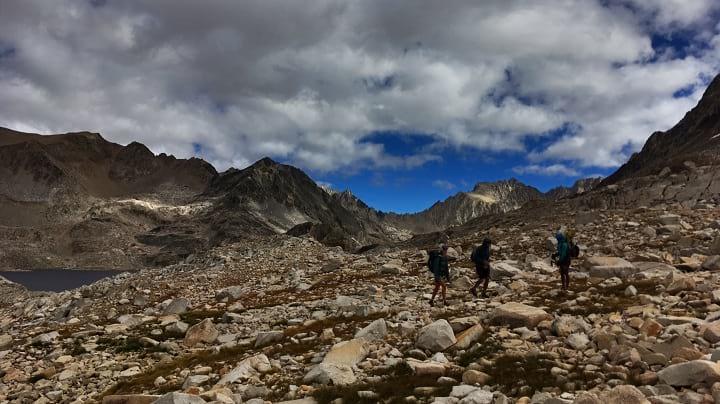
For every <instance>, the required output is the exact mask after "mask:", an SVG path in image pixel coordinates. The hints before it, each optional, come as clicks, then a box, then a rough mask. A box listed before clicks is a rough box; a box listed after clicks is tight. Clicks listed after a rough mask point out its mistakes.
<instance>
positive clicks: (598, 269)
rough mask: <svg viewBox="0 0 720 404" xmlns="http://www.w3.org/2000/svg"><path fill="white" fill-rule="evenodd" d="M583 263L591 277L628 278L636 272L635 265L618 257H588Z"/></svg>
mask: <svg viewBox="0 0 720 404" xmlns="http://www.w3.org/2000/svg"><path fill="white" fill-rule="evenodd" d="M585 265H586V266H587V268H588V270H589V272H590V276H591V277H593V278H601V279H609V278H614V277H618V278H622V279H625V278H629V277H630V276H632V275H634V274H635V273H636V272H638V269H637V268H636V267H635V265H633V264H631V263H630V262H628V261H625V260H624V259H622V258H619V257H588V258H586V261H585Z"/></svg>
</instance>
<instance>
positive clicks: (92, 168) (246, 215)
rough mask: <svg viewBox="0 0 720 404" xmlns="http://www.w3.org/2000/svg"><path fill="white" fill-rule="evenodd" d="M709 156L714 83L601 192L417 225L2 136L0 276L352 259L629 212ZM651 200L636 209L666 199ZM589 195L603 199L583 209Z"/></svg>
mask: <svg viewBox="0 0 720 404" xmlns="http://www.w3.org/2000/svg"><path fill="white" fill-rule="evenodd" d="M719 151H720V79H718V78H716V79H715V80H714V81H713V83H712V84H711V85H710V87H709V88H708V90H707V92H706V93H705V95H704V96H703V98H702V100H701V101H700V103H699V104H698V106H697V107H695V108H694V109H693V110H692V111H690V112H689V113H688V114H687V115H686V116H685V118H683V120H682V121H681V122H680V123H678V125H676V126H675V127H673V128H672V129H671V130H669V131H667V132H657V133H655V134H653V135H652V136H651V137H650V139H649V140H648V142H647V144H646V145H645V147H644V148H643V150H642V151H641V152H640V153H637V154H636V155H634V156H633V157H632V158H631V159H630V160H629V161H628V163H627V164H625V165H624V166H623V167H621V168H620V169H619V170H618V171H617V172H616V173H615V174H613V175H611V176H610V177H608V178H606V179H604V180H602V179H599V178H591V179H583V180H579V181H577V182H576V183H575V184H574V185H573V186H572V187H558V188H555V189H552V190H550V191H548V192H546V193H542V192H540V191H539V190H537V189H535V188H533V187H531V186H528V185H525V184H523V183H521V182H519V181H518V180H516V179H510V180H504V181H498V182H492V183H478V184H477V185H476V186H475V187H474V188H473V189H472V190H471V191H469V192H459V193H457V194H455V195H453V196H451V197H449V198H447V199H446V200H444V201H438V202H437V203H435V204H434V205H432V206H430V207H429V208H428V209H426V210H424V211H422V212H418V213H413V214H396V213H387V212H380V211H377V210H375V209H373V208H371V207H369V206H368V205H367V204H365V203H364V202H363V201H361V200H360V199H358V198H357V197H356V196H355V195H353V194H352V192H350V191H344V192H336V191H333V190H331V189H328V188H327V187H322V186H318V185H317V184H316V183H315V182H314V181H313V180H312V179H311V178H310V177H308V176H307V175H306V174H305V173H304V172H303V171H301V170H299V169H297V168H295V167H292V166H289V165H284V164H279V163H277V162H275V161H273V160H271V159H269V158H264V159H262V160H260V161H258V162H256V163H255V164H253V165H252V166H250V167H247V168H245V169H242V170H238V169H230V170H227V171H225V172H223V173H218V172H217V171H216V170H215V169H214V168H213V167H212V166H211V165H210V164H209V163H207V162H205V161H203V160H200V159H196V158H191V159H177V158H175V157H173V156H167V155H164V154H161V155H158V156H156V155H154V154H153V153H152V152H151V151H150V150H149V149H148V148H147V147H145V146H144V145H142V144H140V143H136V142H133V143H131V144H129V145H127V146H121V145H118V144H115V143H111V142H108V141H107V140H105V139H104V138H102V136H100V135H99V134H96V133H88V132H81V133H68V134H62V135H52V136H41V135H37V134H28V133H22V132H17V131H13V130H10V129H2V128H0V267H3V266H5V267H13V268H14V267H38V266H73V265H74V266H103V267H121V266H137V265H148V264H149V265H161V264H166V263H171V262H175V261H177V260H179V259H183V258H186V257H188V256H189V255H191V254H192V253H194V252H198V251H202V250H203V249H205V248H208V247H210V246H213V245H218V244H223V243H230V242H234V241H238V240H242V239H243V238H246V237H255V236H266V235H272V234H278V233H285V232H287V233H288V234H291V235H296V236H300V235H311V236H313V237H315V238H316V239H318V240H319V241H321V242H323V243H325V244H328V245H336V246H342V247H343V248H346V249H352V250H355V249H358V248H361V247H363V246H367V245H371V244H383V243H392V242H395V241H398V240H403V239H407V238H409V237H411V236H412V235H413V234H419V233H429V232H437V231H442V230H445V229H447V228H450V227H453V226H461V225H464V224H466V223H468V222H470V221H473V220H476V219H477V218H479V217H484V216H488V215H499V214H505V213H507V212H510V211H514V210H517V209H519V208H521V207H523V206H526V205H533V206H535V207H536V208H537V206H542V204H543V203H545V204H546V203H548V202H552V201H556V200H582V201H586V202H583V203H585V205H588V206H591V205H592V206H595V205H598V206H600V205H603V206H604V205H607V204H608V203H610V204H615V203H619V202H622V201H626V202H627V201H633V200H638V199H637V196H636V195H637V194H638V192H646V188H647V186H646V185H647V184H645V185H643V183H642V182H638V183H637V184H635V183H632V182H628V181H627V180H628V179H632V178H640V177H643V178H644V176H648V175H649V176H653V175H655V177H657V175H656V174H657V173H658V172H660V171H661V170H663V171H665V172H667V171H669V172H673V171H674V170H678V169H683V167H685V168H687V164H684V162H685V161H686V160H692V161H693V163H692V165H694V164H715V163H717V161H718V160H717V158H716V156H717V155H718V153H719ZM703 175H704V176H706V177H708V175H709V177H708V179H705V177H703V179H702V181H700V182H699V183H698V184H700V185H698V188H699V191H698V192H700V193H698V195H700V194H702V192H705V193H707V191H708V190H713V189H715V188H714V187H713V186H711V185H712V184H713V181H714V174H713V175H710V174H708V173H707V172H703ZM687 178H689V177H682V178H675V179H673V181H675V182H677V181H686V180H687ZM708 181H709V183H710V185H703V184H705V183H706V182H708ZM618 183H622V184H629V185H627V186H625V187H637V188H638V190H640V191H637V192H635V191H633V192H634V193H633V192H630V193H628V192H626V193H625V194H623V195H616V194H607V192H616V191H614V190H612V188H611V187H608V185H612V184H618ZM646 183H647V181H646ZM673 184H674V183H671V184H670V185H671V188H672V187H675V185H673ZM614 186H615V185H614ZM615 187H616V188H617V186H615ZM596 189H597V191H594V190H596ZM672 189H675V188H672ZM691 191H692V190H691ZM653 192H654V193H652V194H649V196H647V195H646V196H647V198H650V199H647V198H646V200H652V198H657V197H664V196H665V194H666V192H664V191H662V192H660V191H658V192H655V191H653ZM692 192H694V191H692ZM596 193H597V194H598V195H601V197H599V198H595V199H593V198H591V197H588V198H585V197H584V196H585V195H589V196H592V195H594V194H596ZM646 193H647V192H646ZM656 194H657V195H656ZM686 194H687V195H686ZM675 195H678V194H677V192H675ZM679 195H680V196H682V197H685V196H687V197H688V198H689V197H691V196H688V195H690V193H685V194H679ZM693 195H694V194H693ZM702 195H704V194H702ZM587 201H590V202H587ZM538 204H540V205H538ZM578 206H579V205H578ZM37 257H43V258H42V259H39V258H37Z"/></svg>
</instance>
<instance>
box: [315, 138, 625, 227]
mask: <svg viewBox="0 0 720 404" xmlns="http://www.w3.org/2000/svg"><path fill="white" fill-rule="evenodd" d="M560 135H561V134H560V133H558V134H557V135H555V136H560ZM368 141H372V142H374V143H380V144H382V145H383V146H384V147H385V149H386V150H387V151H388V153H390V154H393V155H408V156H410V155H415V154H418V153H420V152H422V151H424V150H425V149H426V148H428V147H429V146H431V145H432V139H431V138H429V137H427V136H422V135H417V134H407V133H404V134H398V133H394V134H375V135H373V136H370V137H369V138H368ZM436 153H437V155H438V156H439V157H441V160H438V161H431V162H428V163H426V164H424V165H422V166H420V167H417V168H413V169H359V170H357V171H355V170H349V171H347V172H345V173H341V172H333V173H316V172H313V171H310V172H309V174H310V175H311V176H312V177H313V178H314V179H316V181H317V182H319V183H321V184H323V185H330V186H331V187H332V188H333V189H336V190H339V191H343V190H346V189H350V190H351V191H352V192H353V193H354V194H355V195H356V196H358V197H359V198H360V199H362V200H363V201H364V202H365V203H367V204H369V205H370V206H372V207H374V208H376V209H379V210H382V211H393V212H398V213H411V212H417V211H421V210H424V209H426V208H428V207H430V206H431V205H432V204H433V203H435V202H437V201H439V200H444V199H446V198H447V197H448V196H450V195H453V194H455V193H457V192H461V191H469V190H471V189H472V188H473V187H474V185H475V184H476V183H478V182H492V181H498V180H503V179H510V178H516V179H518V180H520V181H522V182H523V183H525V184H529V185H532V186H534V187H536V188H538V189H539V190H541V191H543V192H545V191H547V190H549V189H551V188H554V187H556V186H560V185H565V186H569V185H572V184H573V183H574V182H575V180H576V179H578V178H583V177H585V176H597V175H601V176H605V175H608V174H609V173H611V172H612V171H613V170H612V169H608V168H605V169H603V168H599V169H595V170H594V171H588V172H586V173H579V174H578V175H539V174H531V173H518V172H516V170H513V169H514V168H517V167H522V166H523V165H524V164H525V163H526V158H525V154H524V153H522V152H496V153H490V152H485V151H479V150H476V149H457V148H451V147H444V148H442V149H440V150H438V151H437V152H436Z"/></svg>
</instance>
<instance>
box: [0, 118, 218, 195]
mask: <svg viewBox="0 0 720 404" xmlns="http://www.w3.org/2000/svg"><path fill="white" fill-rule="evenodd" d="M216 175H217V172H216V171H215V169H214V168H213V167H212V166H211V165H210V164H208V163H207V162H205V161H203V160H200V159H196V158H191V159H188V160H185V159H176V158H175V157H173V156H167V155H165V154H161V155H159V156H155V155H154V154H153V153H152V152H151V151H150V150H149V149H148V148H147V147H145V146H144V145H142V144H140V143H136V142H133V143H131V144H129V145H127V146H121V145H118V144H115V143H111V142H108V141H106V140H105V139H103V138H102V136H100V135H99V134H97V133H89V132H81V133H67V134H62V135H52V136H42V135H37V134H30V133H22V132H17V131H13V130H10V129H4V128H0V195H2V196H4V197H6V198H8V199H12V200H15V201H22V202H48V201H50V200H51V199H53V198H54V197H55V196H57V195H64V196H80V195H85V196H94V197H99V198H108V197H121V196H130V195H137V194H143V193H156V194H158V195H160V194H164V195H166V196H172V195H177V194H184V196H190V195H195V194H198V193H200V192H203V191H204V190H205V188H206V187H207V185H208V184H209V182H210V180H211V179H212V178H213V177H215V176H216Z"/></svg>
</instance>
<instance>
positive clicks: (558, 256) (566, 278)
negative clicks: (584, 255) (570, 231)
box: [553, 231, 572, 291]
mask: <svg viewBox="0 0 720 404" xmlns="http://www.w3.org/2000/svg"><path fill="white" fill-rule="evenodd" d="M555 238H556V239H557V242H558V245H557V252H556V253H555V254H553V260H554V261H555V263H557V266H558V268H560V281H561V282H562V290H563V291H566V290H568V288H569V287H570V263H571V261H572V257H571V246H570V240H568V238H567V237H566V236H565V234H564V233H563V232H562V231H558V232H557V234H556V235H555Z"/></svg>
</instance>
